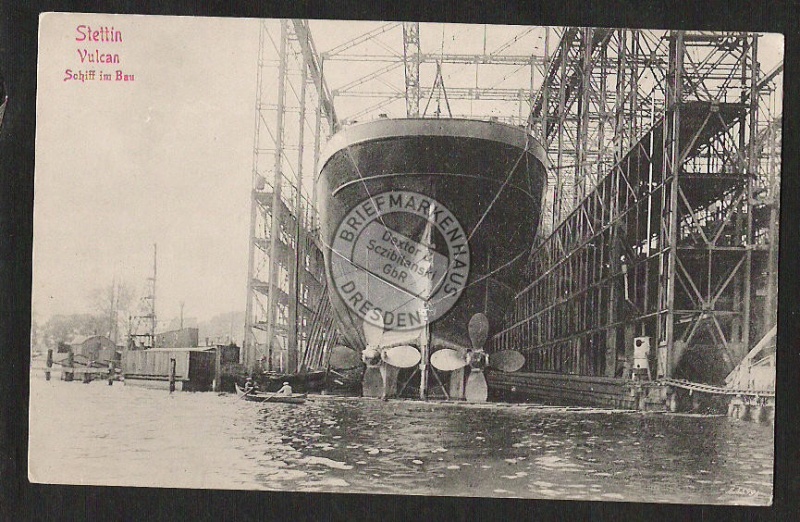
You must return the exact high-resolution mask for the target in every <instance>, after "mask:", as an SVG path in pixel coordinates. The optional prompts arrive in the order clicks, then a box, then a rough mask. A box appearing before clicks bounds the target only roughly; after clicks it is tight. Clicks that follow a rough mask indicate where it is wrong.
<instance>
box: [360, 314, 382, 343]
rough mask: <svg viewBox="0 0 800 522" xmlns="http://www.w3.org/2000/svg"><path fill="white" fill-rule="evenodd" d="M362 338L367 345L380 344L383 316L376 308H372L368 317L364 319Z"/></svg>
mask: <svg viewBox="0 0 800 522" xmlns="http://www.w3.org/2000/svg"><path fill="white" fill-rule="evenodd" d="M362 328H363V329H364V339H365V340H366V341H367V345H369V346H380V345H381V341H382V340H383V316H382V315H381V313H380V312H378V311H377V310H374V309H373V310H372V312H371V313H370V317H369V319H364V323H363V326H362Z"/></svg>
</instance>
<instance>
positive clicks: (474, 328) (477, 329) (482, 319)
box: [467, 313, 489, 350]
mask: <svg viewBox="0 0 800 522" xmlns="http://www.w3.org/2000/svg"><path fill="white" fill-rule="evenodd" d="M467 331H468V332H469V340H470V341H472V348H473V349H475V350H480V349H481V348H483V345H484V344H486V339H487V338H488V337H489V319H487V318H486V316H485V315H483V314H482V313H477V314H475V315H473V316H472V319H470V320H469V326H467Z"/></svg>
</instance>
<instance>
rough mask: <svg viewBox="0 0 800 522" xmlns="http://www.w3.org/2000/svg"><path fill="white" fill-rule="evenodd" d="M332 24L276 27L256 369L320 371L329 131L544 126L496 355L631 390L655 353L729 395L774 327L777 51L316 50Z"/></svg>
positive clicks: (562, 47)
mask: <svg viewBox="0 0 800 522" xmlns="http://www.w3.org/2000/svg"><path fill="white" fill-rule="evenodd" d="M317 23H320V24H321V23H323V22H311V24H310V25H309V23H308V22H306V21H299V20H292V21H289V20H281V21H278V20H270V21H263V22H262V23H261V25H260V27H261V29H260V42H261V45H260V48H261V55H260V57H259V73H258V100H257V107H256V131H255V132H256V134H255V146H254V161H253V165H254V166H253V192H252V193H253V196H252V205H251V206H252V220H251V243H250V261H249V270H248V303H247V323H246V329H247V331H246V340H245V349H244V350H243V358H244V362H245V363H246V364H248V365H251V366H252V365H253V364H255V362H256V361H257V360H259V359H260V358H262V357H266V358H267V360H268V361H269V364H270V365H271V367H272V366H280V361H281V360H285V361H287V363H286V364H284V365H283V366H282V368H283V369H291V368H296V366H297V364H298V363H299V365H300V366H307V365H310V364H317V363H316V362H312V361H323V360H324V357H323V355H322V353H321V352H320V351H319V347H318V346H316V345H319V346H328V345H329V344H330V343H332V342H333V340H332V339H333V337H332V336H331V334H330V333H329V329H330V328H332V324H333V321H332V319H331V318H330V315H329V312H324V311H323V312H321V311H320V307H319V306H318V305H317V304H316V303H323V304H324V303H326V301H325V300H324V299H323V296H324V293H325V291H326V289H325V288H324V285H323V281H324V273H323V269H322V268H323V265H322V263H323V261H322V257H321V254H320V253H319V248H318V247H319V245H318V244H317V239H316V237H317V236H316V230H317V216H316V213H315V211H314V208H315V207H316V201H315V198H314V194H313V188H312V187H313V180H312V179H311V178H312V176H311V174H310V173H312V172H315V168H316V161H317V158H318V155H319V149H320V146H321V144H322V143H324V141H326V139H327V137H328V136H330V135H331V134H332V133H333V132H335V131H336V130H338V129H340V128H343V127H346V126H347V125H350V124H353V123H357V122H358V121H363V120H369V119H374V118H379V117H469V118H476V119H485V120H495V121H503V122H506V123H510V124H514V125H526V126H527V127H528V128H529V130H530V131H531V133H532V134H533V135H534V136H535V137H536V138H537V139H538V140H539V141H540V142H541V143H542V144H543V145H544V147H545V148H546V150H547V152H548V156H549V160H550V165H549V169H548V191H547V193H546V196H545V198H544V202H543V209H542V214H543V217H542V220H541V225H540V234H539V236H538V237H537V239H536V241H535V242H534V243H533V245H532V248H531V255H530V259H529V263H528V274H527V275H528V277H527V279H526V281H524V282H523V285H522V287H523V288H522V290H521V291H520V292H519V294H518V295H517V298H516V300H515V304H514V307H513V312H511V313H509V315H508V316H507V320H506V322H505V324H504V325H502V326H501V327H500V328H499V329H498V331H496V332H495V333H496V335H494V337H493V341H492V343H493V349H494V350H502V349H517V350H521V351H522V352H523V353H524V354H525V355H526V367H525V368H524V369H523V370H524V371H527V372H550V373H557V374H563V375H583V376H602V377H611V378H613V377H628V376H629V375H630V372H631V371H632V370H633V369H634V368H633V367H634V358H635V357H634V355H635V353H634V348H633V346H634V340H635V339H646V340H648V341H649V342H650V343H652V350H651V351H650V352H649V356H648V366H649V367H651V368H652V369H653V376H654V377H656V378H659V377H664V378H675V377H680V378H689V379H699V380H702V381H704V382H717V381H719V380H720V378H721V377H724V375H725V374H726V371H725V370H726V369H730V368H732V367H733V366H734V365H735V364H736V362H738V360H740V359H741V358H742V357H743V356H744V354H746V353H747V351H748V348H749V347H750V346H751V345H752V343H753V342H754V340H756V339H758V338H760V337H761V335H762V334H763V333H764V332H766V331H767V330H769V328H770V327H771V326H772V325H774V323H775V315H776V294H777V244H778V241H777V237H778V204H779V181H780V152H781V151H780V138H781V135H780V133H781V111H780V100H779V94H780V84H781V81H782V74H783V67H782V65H780V64H779V65H777V66H776V67H774V68H773V69H771V70H769V71H767V72H764V71H762V69H761V65H760V63H759V59H758V42H759V35H757V34H753V33H741V32H724V33H723V32H713V33H712V32H694V31H689V32H687V31H651V30H647V31H643V30H642V31H640V30H630V29H605V28H578V27H567V28H537V27H513V28H511V27H502V28H498V27H492V26H448V25H443V24H420V23H414V22H405V23H394V22H391V23H363V22H362V23H359V24H360V25H358V24H357V25H358V27H359V28H362V27H365V28H366V30H365V31H364V32H362V33H361V34H359V35H358V36H355V37H351V36H350V35H345V34H341V35H340V34H337V32H336V31H326V36H327V37H328V39H329V40H330V39H331V38H332V37H333V40H336V41H335V42H333V43H331V44H329V45H328V46H327V49H326V50H324V51H322V52H318V51H317V49H316V48H315V44H314V40H313V39H312V38H311V36H310V34H311V32H312V29H313V28H314V27H315V25H314V24H317ZM464 35H468V36H467V38H466V39H463V36H464ZM459 38H461V40H459ZM464 42H468V43H470V45H467V44H465V43H464ZM356 63H357V64H358V67H357V68H356V67H354V64H356ZM776 93H778V95H776ZM334 102H335V103H334ZM334 105H335V109H334ZM298 187H299V189H298ZM308 194H310V195H308ZM294 216H300V219H299V220H298V219H295V217H294ZM298 223H299V226H298ZM298 245H299V246H298ZM272 252H274V253H275V255H274V256H270V253H272ZM294 274H299V275H298V277H297V278H295V277H294ZM295 279H296V280H297V281H298V287H297V288H294V287H292V286H291V285H292V281H293V280H295ZM304 289H305V290H304ZM295 290H298V291H299V293H298V292H296V291H295ZM305 291H307V293H308V296H309V297H308V299H306V300H304V299H303V298H302V295H303V293H304V292H305ZM295 293H297V294H298V296H299V297H298V299H296V300H293V299H292V297H291V296H292V295H294V294H295ZM293 301H295V302H296V303H299V304H298V305H294V304H293ZM295 306H296V308H297V310H296V311H295V308H294V307H295ZM326 314H328V315H326ZM295 316H296V317H297V318H298V319H297V321H294V318H295ZM323 316H324V317H323ZM295 324H297V325H299V326H298V327H297V328H298V329H297V332H296V333H293V332H292V330H293V328H294V327H293V326H292V325H295ZM326 325H327V326H326ZM309 336H314V338H315V339H317V337H319V339H320V340H319V341H317V340H315V341H314V342H313V343H312V344H315V347H314V350H308V348H307V345H309V344H310V343H309V341H308V339H309ZM268 340H269V341H268ZM270 353H271V354H272V355H274V354H276V353H277V354H283V359H281V358H280V357H279V358H278V360H277V361H275V360H273V359H274V358H273V356H272V355H270Z"/></svg>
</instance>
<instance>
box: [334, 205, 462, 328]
mask: <svg viewBox="0 0 800 522" xmlns="http://www.w3.org/2000/svg"><path fill="white" fill-rule="evenodd" d="M330 265H331V276H332V277H331V279H332V282H333V286H334V288H336V292H337V293H338V294H339V297H340V298H341V299H342V300H343V301H344V302H345V304H346V305H347V306H348V308H349V309H350V310H352V311H353V312H354V313H355V314H357V315H358V316H359V317H360V318H362V319H363V320H365V321H367V322H369V323H372V324H374V325H376V326H380V327H382V328H383V329H385V330H415V329H419V328H422V327H424V326H425V325H427V324H429V323H431V322H433V321H435V320H436V319H438V318H440V317H442V316H443V315H444V314H445V313H447V311H448V310H450V308H452V307H453V305H454V304H455V303H456V301H457V300H458V298H459V297H460V296H461V293H462V292H463V290H464V288H465V286H466V283H467V277H468V276H469V267H470V253H469V243H468V240H467V234H466V232H465V231H464V229H463V227H462V226H461V224H460V223H459V222H458V220H457V219H456V217H455V216H454V215H453V213H452V212H450V211H449V210H448V209H447V208H446V207H445V206H444V205H442V204H441V203H439V202H438V201H436V200H435V199H433V198H431V197H428V196H426V195H424V194H419V193H417V192H409V191H403V190H394V191H388V192H383V193H380V194H377V195H374V196H371V197H369V198H368V199H366V200H364V201H362V202H361V203H359V204H358V205H355V206H354V207H353V208H352V209H351V210H350V212H348V213H347V215H345V217H344V218H343V219H342V221H341V223H339V226H338V228H337V229H336V235H335V237H334V239H333V244H332V245H331V256H330Z"/></svg>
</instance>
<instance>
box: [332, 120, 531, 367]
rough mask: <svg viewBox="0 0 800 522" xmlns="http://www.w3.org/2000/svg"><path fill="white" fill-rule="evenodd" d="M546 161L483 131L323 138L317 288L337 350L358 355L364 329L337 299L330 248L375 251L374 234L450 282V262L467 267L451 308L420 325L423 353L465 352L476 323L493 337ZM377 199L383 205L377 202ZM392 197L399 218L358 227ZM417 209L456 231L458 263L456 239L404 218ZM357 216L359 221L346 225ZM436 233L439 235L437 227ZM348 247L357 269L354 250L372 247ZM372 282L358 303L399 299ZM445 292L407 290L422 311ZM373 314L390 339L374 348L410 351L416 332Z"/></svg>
mask: <svg viewBox="0 0 800 522" xmlns="http://www.w3.org/2000/svg"><path fill="white" fill-rule="evenodd" d="M545 161H546V160H545V155H544V150H543V149H542V147H541V146H540V145H539V144H538V143H537V142H535V141H534V140H533V139H532V138H531V137H530V136H529V135H528V134H527V133H526V132H525V131H524V130H523V129H521V128H516V127H510V126H507V125H503V124H498V123H490V122H481V121H471V120H424V119H408V120H378V121H376V122H371V123H367V124H362V125H358V126H354V127H350V128H348V129H346V130H345V131H343V132H340V133H339V134H337V135H335V136H334V137H332V138H331V140H330V142H329V144H328V147H327V149H326V151H325V153H324V154H323V155H322V157H321V161H320V165H322V167H321V169H320V172H319V175H318V179H317V183H316V189H317V201H318V205H319V210H320V218H321V223H320V227H321V238H322V242H323V245H324V255H325V267H326V276H327V278H328V283H329V288H331V289H332V290H331V291H330V292H329V294H330V298H331V304H332V306H333V310H334V313H335V315H336V319H337V326H338V328H339V330H340V333H341V334H342V336H343V337H344V341H345V344H347V345H348V346H349V347H351V348H353V349H355V350H359V351H360V350H363V349H364V348H365V346H366V344H367V340H366V338H365V336H364V333H363V323H364V321H365V319H367V316H368V313H369V309H368V308H367V309H366V310H365V309H364V307H363V306H361V309H360V310H359V306H357V305H358V304H359V303H357V302H355V301H353V299H352V298H353V295H352V294H348V292H347V284H344V285H343V284H342V277H341V271H342V270H341V268H338V269H337V264H341V262H342V261H341V258H342V257H343V255H342V253H341V252H340V251H339V250H337V247H336V246H335V245H337V241H338V244H341V242H342V240H341V238H342V237H348V238H352V237H353V236H355V235H357V234H360V233H364V234H366V233H372V234H373V236H374V237H375V239H376V240H377V241H378V243H380V240H381V237H379V236H380V234H377V235H376V233H375V229H377V230H378V231H384V232H383V234H384V238H386V237H389V236H391V235H392V234H396V236H397V237H399V238H404V239H405V240H408V242H409V243H412V244H414V245H416V246H417V247H418V248H419V247H420V245H432V246H431V251H432V252H435V254H434V256H435V258H436V259H442V260H444V261H443V266H444V267H445V270H444V273H445V274H446V273H447V271H448V270H449V271H451V273H452V269H453V267H454V266H458V263H460V261H459V259H461V260H465V259H468V264H469V267H468V268H467V269H464V268H462V269H461V270H462V273H461V274H459V275H464V276H465V278H464V279H463V280H462V279H456V278H453V280H454V281H456V282H458V283H460V285H459V287H458V294H457V297H456V298H454V299H452V300H451V302H447V303H446V305H447V306H440V308H441V309H440V310H437V311H435V313H434V315H433V316H430V313H429V315H426V316H424V317H423V318H428V319H429V321H424V320H423V323H426V324H427V328H425V329H424V332H425V335H426V336H429V337H428V341H427V342H428V343H429V347H430V349H431V351H435V350H437V349H440V348H451V349H457V350H459V351H465V350H467V349H468V348H470V340H469V338H468V335H467V324H468V322H469V320H470V318H471V317H472V315H474V314H476V313H479V312H481V313H484V314H486V315H487V317H488V318H489V323H490V335H491V333H493V332H494V331H495V330H496V329H498V328H499V326H500V322H501V320H502V317H503V315H504V314H505V312H506V311H507V308H508V306H509V305H510V304H511V303H512V302H513V297H514V295H515V294H516V292H517V291H518V290H519V289H520V288H521V286H522V285H523V284H524V281H525V277H524V268H525V262H526V260H527V254H528V252H529V250H530V248H531V245H532V242H533V239H534V236H535V234H536V229H537V227H538V224H539V213H540V207H541V201H542V194H543V190H544V185H545V180H546V173H545ZM381 195H388V196H387V197H385V198H384V199H383V200H382V199H380V198H381ZM401 196H402V198H404V199H402V200H401ZM392 197H395V198H396V202H398V205H399V202H401V201H402V208H401V207H400V206H398V208H394V209H392V210H391V211H386V212H384V213H383V214H382V215H379V216H378V218H375V217H374V215H373V219H372V221H374V222H375V223H378V222H379V223H380V225H377V224H375V223H370V224H369V225H364V224H363V223H367V222H369V221H370V217H369V211H370V205H373V206H372V210H375V208H378V207H380V204H381V203H382V201H387V202H388V201H390V200H391V199H392ZM422 200H424V201H428V200H429V201H430V202H431V206H432V207H435V208H436V209H440V208H444V209H445V210H446V211H447V212H449V213H450V214H451V215H452V217H453V219H454V220H455V221H457V223H458V225H459V227H460V228H459V230H460V232H463V235H464V236H465V237H464V242H466V244H467V245H468V255H467V256H463V257H461V258H459V257H458V254H459V253H460V252H458V250H459V249H460V247H459V245H460V243H459V244H456V243H458V241H451V239H453V238H456V237H460V236H459V235H458V232H454V233H453V234H450V232H449V231H447V230H445V229H444V228H443V227H441V226H439V227H438V228H436V227H433V226H431V225H430V224H429V223H434V224H436V225H437V226H438V225H440V224H441V223H442V221H440V222H439V223H436V220H435V219H433V213H432V212H429V213H428V219H427V221H426V219H425V212H426V210H425V209H422V210H420V209H419V208H414V209H412V210H416V211H418V212H416V214H414V212H413V211H412V210H406V207H409V206H414V205H417V204H419V203H420V201H422ZM376 201H377V203H378V204H377V205H375V203H376ZM410 201H414V204H413V205H412V204H411V203H409V202H410ZM425 204H426V205H427V203H425ZM425 208H426V209H427V207H425ZM358 209H363V212H361V213H359V212H356V214H354V211H357V210H358ZM354 215H357V216H360V217H363V218H364V221H363V223H362V222H361V221H358V222H354V226H352V227H350V229H348V228H347V222H348V220H352V219H353V217H352V216H354ZM421 216H422V217H421ZM443 222H444V223H447V224H449V223H448V220H447V219H445V220H444V221H443ZM355 224H357V225H359V227H360V228H356V227H355ZM370 227H372V228H370ZM351 229H352V230H351ZM385 230H388V231H389V232H385ZM426 234H427V235H426ZM354 243H355V244H356V247H355V248H354V249H353V250H352V251H351V255H352V256H355V257H359V256H360V255H361V254H359V253H358V252H359V251H358V248H361V247H363V246H367V245H371V246H374V245H375V242H374V241H372V242H368V241H362V242H361V243H358V239H355V240H354ZM371 246H367V248H371ZM454 246H455V248H454ZM454 250H456V252H454ZM454 254H455V255H454ZM429 258H433V256H429ZM359 259H360V258H359ZM414 261H415V260H414V259H412V260H411V262H414ZM416 261H418V260H416ZM406 262H407V263H408V261H406ZM432 263H433V262H432ZM356 264H357V263H356ZM461 264H462V265H463V264H464V263H461ZM376 266H378V267H379V266H380V265H376ZM412 266H413V265H412ZM422 271H423V270H421V271H420V273H422ZM390 272H391V270H390ZM409 272H411V273H410V276H411V277H415V276H417V277H418V278H419V276H418V275H417V274H415V273H414V272H413V270H410V271H409ZM375 273H376V274H377V277H374V278H373V279H374V280H376V281H378V283H370V281H366V287H367V289H366V290H364V291H362V292H361V293H363V294H364V295H365V296H366V302H376V301H378V302H379V301H380V300H381V298H382V297H383V296H384V295H385V293H386V292H387V291H389V290H390V289H396V288H397V286H396V285H393V284H392V283H393V281H388V282H387V281H386V280H384V279H386V277H384V276H382V275H381V274H380V273H379V272H378V271H377V270H376V271H375ZM390 275H391V274H390ZM370 277H372V276H371V275H370ZM404 282H405V281H403V282H401V283H399V286H403V283H404ZM447 282H448V281H447V280H445V281H444V282H442V280H441V279H440V280H436V281H433V280H432V281H431V282H430V283H429V286H428V290H429V291H428V293H426V294H425V293H424V292H422V293H423V294H425V295H422V294H420V293H415V292H417V290H418V289H417V290H415V289H414V288H410V287H409V288H405V290H408V291H409V292H410V294H413V295H416V296H417V297H419V300H420V301H422V302H427V303H428V304H430V303H431V302H433V301H434V300H435V299H434V297H435V296H436V295H439V296H440V300H441V296H442V295H444V294H445V293H446V291H447V289H448V286H447ZM423 283H424V280H423ZM415 284H416V283H415ZM437 285H438V286H437ZM343 286H344V287H345V288H344V290H343V289H342V287H343ZM411 286H413V285H411ZM417 286H419V285H417ZM423 286H424V285H423ZM451 286H452V285H451ZM401 290H403V289H401ZM437 291H438V292H439V293H438V294H437V293H436V292H437ZM370 292H371V294H372V295H370ZM382 292H383V293H384V294H381V293H382ZM362 305H363V302H362ZM433 308H435V307H433ZM430 309H431V308H430V307H429V310H430ZM365 314H367V315H365ZM383 314H384V316H385V317H387V319H386V330H388V332H387V334H386V335H385V336H384V342H386V343H387V344H400V343H405V344H411V345H418V342H417V339H418V338H419V337H418V335H417V331H416V330H414V328H412V327H408V328H406V326H407V325H405V324H402V322H401V321H398V323H397V324H390V323H391V321H390V320H389V319H388V317H389V316H390V315H391V312H388V311H386V310H384V311H383ZM411 326H414V323H413V321H412V322H411ZM415 336H416V337H415Z"/></svg>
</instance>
